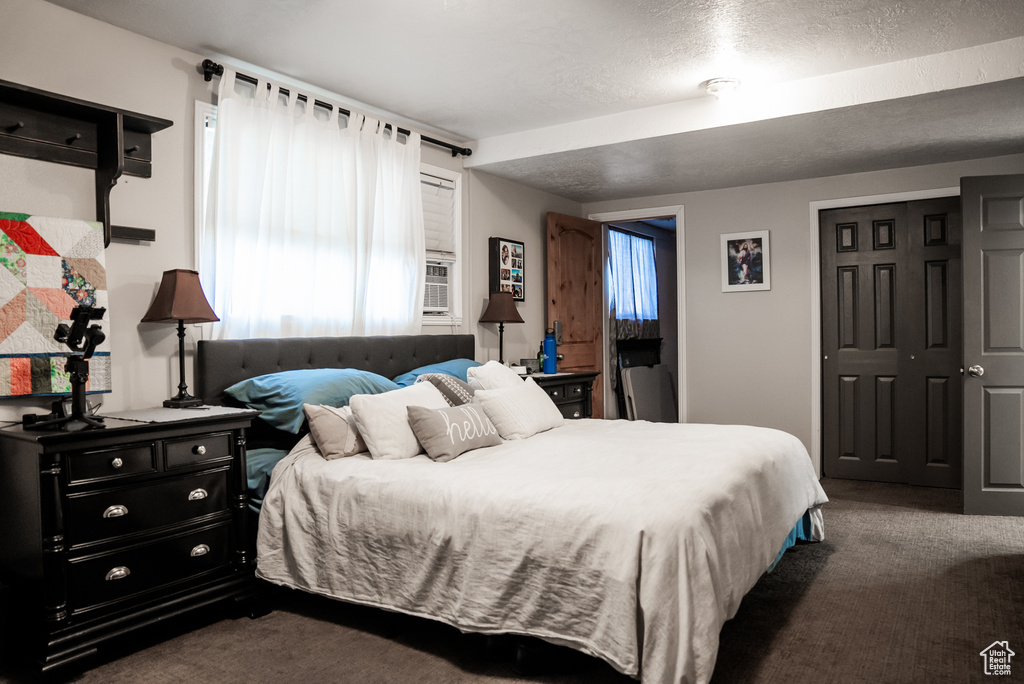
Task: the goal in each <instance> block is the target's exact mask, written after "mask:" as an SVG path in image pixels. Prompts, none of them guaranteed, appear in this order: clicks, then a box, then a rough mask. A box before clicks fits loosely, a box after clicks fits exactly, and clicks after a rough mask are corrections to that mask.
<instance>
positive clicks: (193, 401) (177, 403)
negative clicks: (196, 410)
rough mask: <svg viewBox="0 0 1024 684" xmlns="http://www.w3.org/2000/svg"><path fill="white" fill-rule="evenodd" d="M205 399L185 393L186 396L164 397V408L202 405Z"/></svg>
mask: <svg viewBox="0 0 1024 684" xmlns="http://www.w3.org/2000/svg"><path fill="white" fill-rule="evenodd" d="M202 405H203V400H202V399H200V398H199V397H193V396H189V395H187V394H186V395H185V396H184V397H181V396H178V397H171V398H170V399H164V408H188V407H190V406H202Z"/></svg>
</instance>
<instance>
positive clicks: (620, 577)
mask: <svg viewBox="0 0 1024 684" xmlns="http://www.w3.org/2000/svg"><path fill="white" fill-rule="evenodd" d="M825 501H827V499H826V497H825V493H824V492H823V491H822V489H821V487H820V485H819V484H818V481H817V479H816V478H815V475H814V470H813V468H812V467H811V463H810V459H809V458H808V456H807V452H806V450H805V449H804V447H803V445H802V444H801V443H800V441H799V440H797V439H796V438H795V437H793V436H792V435H789V434H786V433H784V432H779V431H777V430H769V429H764V428H754V427H748V426H719V425H692V424H682V425H677V424H671V425H670V424H662V423H647V422H643V421H638V422H627V421H621V420H619V421H603V420H579V421H566V424H565V425H564V426H563V427H560V428H556V429H554V430H551V431H549V432H545V433H542V434H539V435H535V436H533V437H531V438H529V439H525V440H520V441H510V442H505V443H504V444H502V445H499V446H495V447H489V448H485V449H479V450H476V451H471V452H468V453H466V454H463V455H462V456H460V457H459V458H457V459H455V460H453V461H450V462H448V463H434V462H432V461H430V460H429V459H428V458H427V457H426V456H417V457H416V458H413V459H408V460H399V461H374V460H370V459H369V458H368V457H364V456H354V457H350V458H345V459H340V460H335V461H325V460H324V459H322V458H321V457H320V456H319V453H318V452H317V451H316V447H315V446H313V445H312V444H311V443H310V442H309V441H308V438H307V439H306V440H304V441H303V442H300V444H299V445H298V446H297V447H296V448H295V449H294V450H293V451H292V453H291V454H289V456H288V457H286V458H285V459H284V460H282V461H281V463H280V464H278V466H277V468H275V470H274V473H273V477H272V479H271V484H270V490H269V491H268V492H267V496H266V499H265V500H264V502H263V511H262V513H261V515H260V527H259V540H258V563H257V565H258V567H257V574H258V575H259V576H260V577H262V578H264V579H266V580H269V581H271V582H274V583H278V584H282V585H286V586H290V587H295V588H298V589H302V590H305V591H309V592H313V593H316V594H322V595H326V596H331V597H334V598H338V599H342V600H345V601H352V602H355V603H361V604H366V605H371V606H378V607H382V608H387V609H390V610H396V611H401V612H404V613H410V614H413V615H419V616H424V617H429V618H433V619H437V620H441V621H443V622H446V623H449V624H451V625H454V626H456V627H459V628H461V629H463V630H466V631H473V632H486V633H496V632H505V633H519V634H529V635H534V636H539V637H543V638H545V639H548V640H549V641H553V642H556V643H561V644H566V645H570V646H573V647H574V648H577V649H580V650H583V651H586V652H588V653H590V654H592V655H595V656H598V657H600V658H603V659H604V660H606V661H608V662H609V663H611V664H612V665H613V666H614V667H615V668H617V669H618V670H620V671H621V672H624V673H626V674H629V675H632V676H635V677H642V679H643V681H644V682H651V683H654V682H658V683H660V682H666V683H667V682H696V683H702V682H707V681H708V680H709V679H710V678H711V673H712V671H713V669H714V665H715V657H716V654H717V651H718V638H719V632H720V630H721V627H722V625H723V623H724V622H725V621H726V620H728V619H729V618H731V617H732V616H733V615H735V613H736V610H737V609H738V608H739V604H740V600H741V599H742V598H743V596H744V594H746V593H747V591H749V590H750V588H751V587H753V585H754V583H755V582H756V581H757V579H758V577H760V576H761V574H762V573H763V572H764V571H765V569H766V568H767V567H768V566H769V565H770V564H771V562H772V560H774V558H775V555H776V554H777V552H778V550H779V548H780V546H781V544H782V542H783V540H784V539H785V537H786V535H787V534H788V533H789V531H790V530H791V529H792V527H793V526H794V524H795V523H796V522H797V520H799V519H800V517H801V516H802V515H803V514H804V512H805V511H807V510H808V509H809V508H814V507H817V506H820V505H821V504H822V503H824V502H825ZM817 520H818V521H819V523H820V512H819V517H818V518H817ZM815 527H816V532H817V534H818V535H819V536H820V534H821V527H820V524H818V525H816V526H815ZM783 562H785V561H783Z"/></svg>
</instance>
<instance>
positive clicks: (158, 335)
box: [0, 0, 579, 421]
mask: <svg viewBox="0 0 1024 684" xmlns="http://www.w3.org/2000/svg"><path fill="white" fill-rule="evenodd" d="M0 15H2V16H3V21H2V22H0V79H4V80H7V81H13V82H15V83H20V84H23V85H27V86H31V87H33V88H39V89H42V90H47V91H50V92H54V93H59V94H63V95H68V96H71V97H75V98H79V99H82V100H87V101H90V102H96V103H100V104H103V105H108V106H113V107H118V108H121V109H126V110H130V111H135V112H139V113H141V114H147V115H151V116H157V117H161V118H164V119H170V120H171V121H173V122H174V125H173V126H171V127H170V128H168V129H166V130H163V131H160V132H159V133H156V134H154V135H153V177H152V178H148V179H142V178H128V177H122V178H121V180H120V181H119V182H118V183H117V185H116V186H115V187H114V189H113V190H112V192H111V196H110V203H111V214H112V217H113V220H114V223H116V224H117V225H125V226H137V227H141V228H152V229H155V230H156V234H157V239H156V242H155V243H141V244H126V243H118V242H113V243H111V245H110V247H109V248H108V249H107V252H106V259H107V279H108V284H109V290H110V316H111V325H110V328H111V329H110V330H106V331H105V332H106V333H107V334H108V338H109V339H110V345H111V356H112V359H113V392H111V393H110V394H107V395H100V397H101V398H102V401H103V404H104V409H105V410H108V411H116V410H121V409H127V408H133V407H144V406H153V405H159V403H160V402H161V401H162V400H163V399H166V398H168V397H170V396H171V395H173V394H174V393H175V392H176V391H177V390H176V388H177V384H178V377H177V375H178V369H177V336H176V334H175V331H174V328H173V326H169V325H168V326H163V325H157V324H145V325H141V324H140V323H139V321H140V319H141V318H142V316H143V315H144V314H145V312H146V309H148V308H149V305H150V303H151V301H152V298H153V295H154V294H155V292H156V287H157V285H158V283H159V280H160V275H161V273H163V271H165V270H167V269H171V268H193V267H194V263H193V262H194V257H193V255H194V247H193V201H192V200H193V188H194V185H193V141H194V131H193V129H194V125H193V117H194V107H195V105H194V102H195V101H196V100H201V101H204V102H213V101H214V93H215V89H216V86H217V83H218V81H217V80H216V79H215V80H213V81H212V82H210V83H206V82H205V81H203V78H202V75H201V73H200V72H199V71H198V68H197V65H198V64H199V63H200V62H202V60H203V58H204V57H205V56H204V55H198V54H194V53H191V52H187V51H184V50H179V49H178V48H175V47H171V46H169V45H166V44H164V43H160V42H157V41H154V40H151V39H149V38H145V37H143V36H140V35H137V34H134V33H131V32H128V31H125V30H123V29H119V28H115V27H113V26H110V25H109V24H105V23H102V22H99V21H96V20H93V19H90V18H88V17H85V16H82V15H80V14H77V13H74V12H71V11H68V10H65V9H63V8H60V7H56V6H54V5H50V4H48V3H46V2H43V1H42V0H0ZM422 150H423V152H422V160H423V161H424V162H425V163H428V164H433V165H435V166H441V167H444V168H448V169H455V170H459V171H462V159H461V158H456V159H453V158H452V156H451V154H450V152H448V151H447V150H443V149H439V148H436V147H433V146H431V145H424V146H423V148H422ZM93 175H94V174H93V172H92V171H89V170H84V169H76V168H72V167H69V166H61V165H59V164H52V163H46V162H39V161H34V160H27V159H20V158H17V157H12V156H10V155H0V209H2V210H3V211H17V212H26V213H31V214H39V215H44V216H61V217H68V218H82V219H86V220H94V219H95V211H96V208H95V194H94V189H93V182H94V181H93ZM474 199H475V200H476V201H474ZM548 210H551V211H561V212H563V213H571V214H577V215H578V213H579V204H577V203H574V202H569V201H567V200H563V199H560V198H557V197H554V196H552V195H548V194H545V193H541V192H538V191H536V190H531V189H528V188H525V187H523V186H521V185H518V184H516V183H512V182H508V181H499V180H498V179H495V178H493V177H490V176H487V175H486V174H483V173H479V172H474V173H472V174H471V173H469V172H464V173H463V225H464V228H463V254H464V255H465V256H466V259H465V269H466V270H465V273H464V274H463V278H464V283H466V284H467V287H465V288H464V297H463V323H462V325H461V326H458V327H456V328H454V329H453V328H451V327H447V326H425V327H424V329H423V331H424V332H426V333H448V332H467V333H474V334H476V335H477V338H478V342H479V347H480V348H479V351H478V358H479V359H481V360H486V359H488V358H497V353H498V352H497V347H498V341H497V332H496V331H494V330H493V328H494V326H493V325H492V324H485V325H480V324H478V323H477V321H476V319H477V318H478V317H479V315H480V313H481V312H482V311H483V303H484V302H485V301H486V298H487V269H486V263H487V262H486V250H487V237H488V236H490V235H500V236H503V237H510V238H515V239H518V240H522V241H523V242H525V243H526V249H527V257H528V259H529V260H530V261H529V262H528V273H527V287H528V293H529V294H528V295H527V301H526V302H525V303H524V305H521V307H520V308H521V313H522V315H523V318H524V319H525V320H526V321H527V323H526V324H524V325H518V326H512V325H510V326H508V327H507V328H506V347H505V348H506V352H507V354H508V357H509V358H515V359H518V358H519V357H520V356H521V355H524V354H526V352H528V351H529V349H530V348H531V347H533V348H535V347H536V345H537V344H538V343H539V342H540V338H541V337H542V335H543V329H544V318H545V315H546V314H545V309H544V308H543V300H544V296H543V288H544V269H543V251H544V237H543V236H544V213H545V212H546V211H548ZM187 328H188V339H187V341H186V347H187V351H186V354H187V356H188V363H187V367H188V371H189V372H188V377H187V380H188V383H189V387H190V389H194V388H195V383H194V382H193V379H192V376H191V360H192V354H193V350H194V340H195V338H196V336H197V335H199V334H201V330H200V328H199V327H198V326H187ZM534 353H535V352H534ZM93 399H95V397H94V398H93ZM48 407H49V400H20V399H17V400H16V399H5V400H0V421H3V420H11V419H16V418H18V417H19V416H20V415H21V414H22V413H25V412H28V411H31V412H36V411H37V410H38V409H39V408H48Z"/></svg>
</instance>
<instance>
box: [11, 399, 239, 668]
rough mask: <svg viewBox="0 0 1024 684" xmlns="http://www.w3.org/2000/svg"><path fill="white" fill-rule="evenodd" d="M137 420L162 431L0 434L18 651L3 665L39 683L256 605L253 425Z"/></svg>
mask: <svg viewBox="0 0 1024 684" xmlns="http://www.w3.org/2000/svg"><path fill="white" fill-rule="evenodd" d="M128 413H135V412H128ZM137 413H139V414H141V415H140V417H141V418H142V419H146V420H156V421H159V422H138V421H136V420H121V419H116V418H107V419H106V421H105V422H106V424H107V427H106V428H104V429H96V430H83V431H79V432H59V431H54V432H42V431H26V430H24V429H23V428H21V427H20V426H18V427H10V428H6V429H2V430H0V500H2V501H3V502H4V505H3V506H2V507H0V539H2V540H3V542H2V543H0V580H2V581H3V583H4V584H6V585H8V586H9V587H10V588H11V591H10V594H11V603H12V610H11V611H10V613H9V615H8V616H7V619H8V620H11V621H12V622H13V623H14V624H13V629H12V630H11V631H12V632H16V634H17V636H18V637H20V639H19V640H20V641H21V642H22V643H20V644H19V648H18V650H17V651H15V649H13V648H11V649H5V651H6V654H8V655H10V654H13V653H15V652H17V653H20V654H22V655H23V656H25V657H28V658H30V659H31V660H32V661H33V662H34V667H35V669H37V670H38V671H41V672H44V673H46V672H49V671H51V670H54V669H56V668H58V667H61V666H64V665H66V664H68V663H72V662H74V661H77V660H79V659H82V658H85V657H87V656H89V655H91V654H93V653H95V652H96V651H97V650H99V648H101V647H102V646H103V645H104V644H106V643H108V642H110V641H111V640H114V639H116V638H123V637H124V636H125V635H126V634H128V633H130V632H131V631H133V630H135V629H137V628H140V627H143V626H146V625H152V624H155V623H158V622H160V621H161V620H165V619H167V618H169V617H172V616H177V615H180V614H183V613H186V612H189V611H191V610H194V609H197V608H200V607H202V606H206V605H210V604H213V603H216V602H219V601H224V600H227V599H236V600H237V601H242V600H245V599H248V598H250V597H251V595H252V590H253V586H254V583H253V569H254V565H255V563H254V558H253V557H252V554H251V552H250V551H249V549H248V538H249V535H248V531H247V524H248V523H247V517H246V507H247V504H248V494H247V488H246V473H245V430H246V429H247V428H248V427H249V424H250V422H251V421H252V419H253V418H254V417H255V416H256V415H257V413H256V412H255V411H238V412H232V413H228V412H227V410H226V409H224V408H211V409H208V412H205V411H202V410H196V409H180V410H179V409H153V410H151V411H147V412H137ZM122 415H125V414H122ZM168 419H169V420H168ZM8 627H9V628H10V625H9V626H8Z"/></svg>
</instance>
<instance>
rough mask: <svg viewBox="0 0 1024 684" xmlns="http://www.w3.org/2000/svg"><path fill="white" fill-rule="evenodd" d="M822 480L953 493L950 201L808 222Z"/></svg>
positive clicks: (956, 441) (955, 382)
mask: <svg viewBox="0 0 1024 684" xmlns="http://www.w3.org/2000/svg"><path fill="white" fill-rule="evenodd" d="M819 226H820V231H821V281H822V295H821V301H822V354H823V359H822V413H823V416H822V429H823V435H822V441H823V444H822V447H823V448H822V453H823V468H824V473H825V475H827V476H828V477H839V478H849V479H857V480H875V481H882V482H905V483H909V484H916V485H929V486H934V487H951V488H959V487H960V485H961V478H962V465H961V462H962V445H963V429H962V428H963V426H962V420H961V417H962V406H961V404H962V396H963V380H962V377H961V371H960V368H961V360H962V359H961V357H962V346H963V345H962V318H963V310H962V309H963V303H962V295H961V292H962V280H963V275H962V272H961V260H960V239H961V232H962V227H961V216H960V199H959V198H958V197H950V198H942V199H935V200H922V201H918V202H901V203H897V204H885V205H875V206H869V207H855V208H848V209H833V210H828V211H823V212H821V214H820V217H819Z"/></svg>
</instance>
